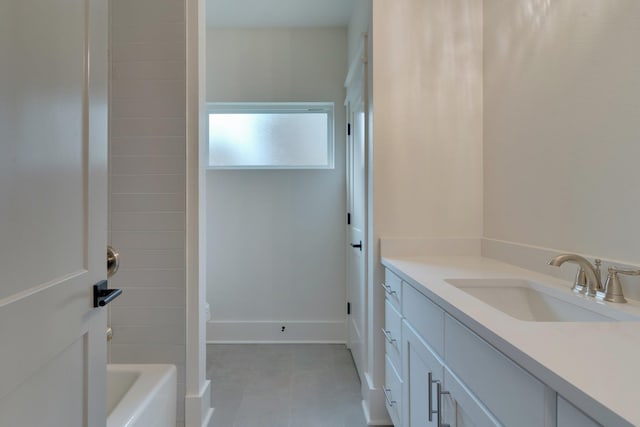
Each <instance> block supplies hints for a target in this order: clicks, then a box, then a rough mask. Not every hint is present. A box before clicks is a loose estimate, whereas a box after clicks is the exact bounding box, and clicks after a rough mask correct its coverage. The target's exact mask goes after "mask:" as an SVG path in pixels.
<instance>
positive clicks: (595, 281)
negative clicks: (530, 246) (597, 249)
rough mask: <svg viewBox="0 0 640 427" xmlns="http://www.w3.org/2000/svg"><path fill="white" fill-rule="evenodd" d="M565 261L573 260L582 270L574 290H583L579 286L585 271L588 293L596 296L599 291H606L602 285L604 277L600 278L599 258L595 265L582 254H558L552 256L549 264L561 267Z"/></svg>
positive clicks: (577, 276) (577, 277) (579, 272)
mask: <svg viewBox="0 0 640 427" xmlns="http://www.w3.org/2000/svg"><path fill="white" fill-rule="evenodd" d="M565 262H572V263H574V264H578V265H579V266H580V270H579V271H578V274H577V275H576V283H575V284H574V290H577V291H578V292H580V291H581V288H580V287H578V286H579V285H581V283H579V282H580V280H581V279H580V277H582V275H581V273H583V274H584V275H585V276H586V282H587V289H586V291H587V295H589V296H591V297H595V296H596V294H597V293H598V292H603V291H604V287H603V286H602V279H601V278H600V260H599V259H597V260H596V266H595V267H594V266H593V264H591V263H590V262H589V260H587V259H586V258H584V257H581V256H580V255H576V254H561V255H558V256H557V257H554V258H552V259H551V260H550V261H549V265H553V266H555V267H560V266H561V265H562V264H564V263H565Z"/></svg>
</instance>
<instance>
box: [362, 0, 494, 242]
mask: <svg viewBox="0 0 640 427" xmlns="http://www.w3.org/2000/svg"><path fill="white" fill-rule="evenodd" d="M373 12H374V13H373V29H374V32H373V96H374V103H375V109H374V123H373V133H374V138H375V142H374V147H375V148H374V151H375V164H374V174H375V175H374V187H375V190H374V197H375V201H374V203H375V212H374V215H375V222H376V224H375V227H376V233H377V235H378V236H384V237H415V236H420V237H477V236H480V235H481V233H482V3H481V2H479V1H466V0H455V1H447V2H434V1H426V2H425V1H423V0H411V1H402V2H390V1H383V0H380V1H374V8H373Z"/></svg>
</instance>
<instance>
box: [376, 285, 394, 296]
mask: <svg viewBox="0 0 640 427" xmlns="http://www.w3.org/2000/svg"><path fill="white" fill-rule="evenodd" d="M380 286H382V289H384V291H385V292H386V293H387V295H394V294H397V292H396V291H394V290H393V289H391V286H389V285H386V284H384V283H380Z"/></svg>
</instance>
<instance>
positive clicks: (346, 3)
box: [206, 0, 354, 28]
mask: <svg viewBox="0 0 640 427" xmlns="http://www.w3.org/2000/svg"><path fill="white" fill-rule="evenodd" d="M206 1H207V27H210V28H211V27H218V28H229V27H240V28H265V27H343V26H347V24H348V23H349V17H350V16H351V11H352V10H353V4H354V0H206Z"/></svg>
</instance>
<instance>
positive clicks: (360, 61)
mask: <svg viewBox="0 0 640 427" xmlns="http://www.w3.org/2000/svg"><path fill="white" fill-rule="evenodd" d="M368 42H369V36H368V34H367V33H362V36H361V38H360V42H359V43H358V48H357V50H356V52H355V54H353V55H352V57H351V58H349V70H348V72H347V77H346V79H345V82H344V86H345V89H346V92H347V94H346V98H345V106H346V115H347V123H348V124H350V125H351V135H348V136H347V141H346V149H347V155H346V167H347V170H346V175H347V179H346V184H347V206H346V207H347V211H348V212H350V211H351V207H352V206H351V199H350V194H349V189H350V186H351V180H352V179H353V177H352V175H351V173H350V172H351V170H350V164H351V157H352V155H353V154H352V152H351V150H352V149H353V144H352V142H351V139H352V138H353V133H354V129H353V128H354V127H355V126H354V124H353V120H352V119H353V114H352V113H353V109H352V108H351V107H352V106H353V105H354V103H356V102H361V103H362V104H363V106H364V108H363V109H364V114H365V117H364V120H365V123H364V157H363V159H362V161H363V163H364V176H363V187H364V188H363V194H364V200H363V206H362V208H363V224H362V232H363V236H362V238H363V242H362V248H361V249H362V259H363V264H364V265H363V277H362V279H363V283H362V285H363V297H364V298H363V301H362V303H363V306H362V311H363V313H364V314H363V316H364V318H363V324H362V326H363V328H362V339H363V343H362V357H361V360H360V363H362V365H361V366H358V368H359V369H358V374H359V375H360V376H361V379H364V375H365V373H366V372H368V371H369V369H368V357H367V349H368V343H367V337H368V333H367V331H368V325H367V322H368V317H369V316H368V312H369V309H368V307H369V305H368V286H367V284H368V276H369V268H368V262H369V256H368V255H369V253H370V240H371V236H370V234H369V232H368V230H369V226H368V225H369V215H368V212H369V209H368V206H369V169H370V168H369V160H368V152H369V103H368V91H369V84H368ZM356 85H359V86H360V88H359V90H358V89H356V90H355V91H354V90H350V89H351V88H353V87H355V86H356ZM350 227H351V226H350V225H347V226H346V227H345V236H346V237H345V238H346V242H347V244H348V243H351V228H350ZM347 250H350V248H347ZM346 262H347V269H346V281H345V285H346V301H345V304H348V303H349V302H350V301H351V300H352V298H351V295H349V282H348V281H349V279H350V270H349V268H350V266H349V260H348V259H347V260H346ZM349 322H350V319H348V318H347V322H346V323H347V324H346V326H347V327H346V334H347V335H346V339H347V345H348V346H350V344H351V336H350V335H349ZM360 370H361V371H362V372H360ZM363 383H364V381H363Z"/></svg>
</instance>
